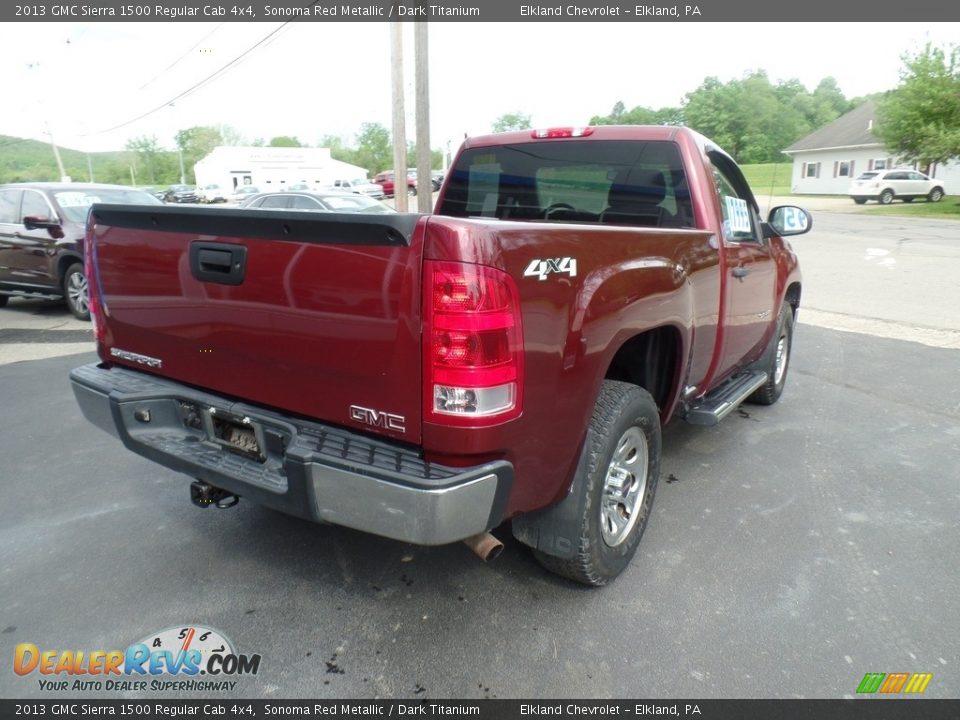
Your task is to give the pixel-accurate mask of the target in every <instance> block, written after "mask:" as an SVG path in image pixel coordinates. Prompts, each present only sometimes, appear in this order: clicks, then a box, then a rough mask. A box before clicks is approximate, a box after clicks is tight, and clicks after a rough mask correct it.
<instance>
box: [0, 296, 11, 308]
mask: <svg viewBox="0 0 960 720" xmlns="http://www.w3.org/2000/svg"><path fill="white" fill-rule="evenodd" d="M9 299H10V298H8V297H7V296H6V295H0V308H2V307H5V306H6V304H7V300H9Z"/></svg>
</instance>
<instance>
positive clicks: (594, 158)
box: [439, 140, 694, 227]
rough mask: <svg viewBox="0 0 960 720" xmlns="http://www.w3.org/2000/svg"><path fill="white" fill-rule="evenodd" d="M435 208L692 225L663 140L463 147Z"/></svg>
mask: <svg viewBox="0 0 960 720" xmlns="http://www.w3.org/2000/svg"><path fill="white" fill-rule="evenodd" d="M439 213H440V214H442V215H449V216H453V217H484V218H496V219H500V220H535V221H540V222H544V221H545V222H574V223H595V224H606V225H636V226H642V227H693V225H694V223H693V211H692V206H691V202H690V192H689V189H688V186H687V181H686V176H685V173H684V170H683V164H682V161H681V156H680V151H679V148H678V147H677V145H676V144H675V143H673V142H670V141H626V142H625V141H622V140H620V141H609V140H562V141H540V142H529V143H517V144H512V145H501V146H493V147H479V148H470V149H468V150H465V151H464V152H463V153H462V154H461V155H460V157H459V159H458V161H457V164H456V166H455V167H454V168H453V169H452V170H451V172H450V174H449V178H448V180H447V187H446V191H445V194H444V201H443V205H442V207H441V208H439Z"/></svg>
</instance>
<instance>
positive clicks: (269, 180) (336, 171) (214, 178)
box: [193, 146, 367, 192]
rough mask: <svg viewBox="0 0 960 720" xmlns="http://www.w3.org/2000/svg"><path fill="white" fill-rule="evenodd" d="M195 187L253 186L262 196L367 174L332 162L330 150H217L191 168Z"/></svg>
mask: <svg viewBox="0 0 960 720" xmlns="http://www.w3.org/2000/svg"><path fill="white" fill-rule="evenodd" d="M193 172H194V175H195V176H196V179H197V186H198V187H206V186H207V185H219V186H220V187H222V188H227V189H228V190H231V191H232V190H233V189H235V188H237V187H239V186H241V185H253V186H255V187H257V188H258V189H260V190H261V191H263V192H267V191H270V190H285V189H286V188H287V186H288V185H291V184H293V183H308V184H310V185H320V186H324V185H332V184H333V182H334V181H335V180H343V179H350V180H352V179H354V178H365V177H367V171H366V170H365V169H363V168H362V167H358V166H356V165H351V164H350V163H345V162H341V161H339V160H334V159H333V158H332V157H331V156H330V148H294V147H238V146H220V147H216V148H214V149H213V152H211V153H210V154H209V155H207V156H206V157H205V158H203V159H202V160H200V161H198V162H197V163H196V164H195V165H194V166H193Z"/></svg>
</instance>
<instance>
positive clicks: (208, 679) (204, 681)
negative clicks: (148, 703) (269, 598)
mask: <svg viewBox="0 0 960 720" xmlns="http://www.w3.org/2000/svg"><path fill="white" fill-rule="evenodd" d="M259 670H260V655H258V654H253V655H243V654H240V653H237V652H236V651H235V650H234V647H233V643H231V642H230V640H228V639H227V637H226V636H225V635H223V633H221V632H218V631H217V630H213V629H211V628H207V627H202V626H200V625H188V626H178V627H170V628H166V629H165V630H161V631H160V632H157V633H153V634H151V635H148V636H147V637H145V638H143V640H140V641H139V642H136V643H134V644H132V645H130V646H129V647H127V649H126V650H50V649H41V648H40V647H39V646H37V645H35V644H33V643H21V644H19V645H17V646H16V647H15V648H14V658H13V671H14V672H15V673H16V674H17V675H20V676H24V677H26V676H33V675H39V676H40V677H38V678H37V682H38V683H39V686H40V689H41V690H45V691H51V692H57V691H76V690H95V691H100V692H102V691H111V690H116V691H121V692H129V691H144V690H154V691H167V692H169V691H177V690H196V691H202V692H213V691H221V692H231V691H233V690H234V688H235V687H236V685H237V681H236V680H234V679H232V678H234V677H237V676H242V675H256V674H257V672H258V671H259ZM201 676H202V677H201Z"/></svg>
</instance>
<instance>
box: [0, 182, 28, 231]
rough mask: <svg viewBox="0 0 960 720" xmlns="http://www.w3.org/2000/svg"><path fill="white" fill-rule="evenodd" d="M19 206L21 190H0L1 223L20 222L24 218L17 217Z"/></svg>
mask: <svg viewBox="0 0 960 720" xmlns="http://www.w3.org/2000/svg"><path fill="white" fill-rule="evenodd" d="M19 208H20V191H19V190H0V223H6V224H9V225H12V224H19V223H20V222H21V221H22V220H23V218H19V217H17V215H18V213H19Z"/></svg>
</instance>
